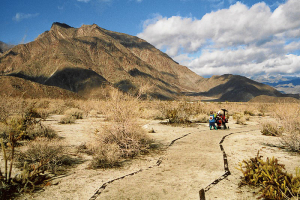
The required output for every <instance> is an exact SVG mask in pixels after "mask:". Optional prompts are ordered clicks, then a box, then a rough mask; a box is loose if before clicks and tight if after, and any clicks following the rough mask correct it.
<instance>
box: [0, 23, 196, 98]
mask: <svg viewBox="0 0 300 200" xmlns="http://www.w3.org/2000/svg"><path fill="white" fill-rule="evenodd" d="M0 72H2V74H3V75H11V76H16V77H20V78H24V79H26V80H31V81H35V82H38V83H41V84H45V85H51V86H57V87H60V88H63V89H67V90H70V91H73V92H77V93H79V94H88V93H89V91H91V89H93V90H94V89H95V88H103V86H105V85H110V86H115V87H118V88H119V89H121V90H123V91H125V92H128V91H130V92H133V93H134V92H136V90H138V89H139V88H140V87H141V86H142V85H151V86H152V87H151V90H150V92H149V95H150V96H153V97H159V98H162V99H170V98H175V97H176V96H177V95H178V94H179V92H181V91H195V88H194V86H195V82H196V81H197V80H198V79H201V77H200V76H198V75H197V74H195V73H194V72H192V71H190V70H189V69H188V68H186V67H184V66H181V65H178V64H177V63H176V62H174V61H173V60H172V59H171V58H170V57H169V56H168V55H166V54H164V53H162V52H161V51H159V50H158V49H156V48H155V47H153V46H152V45H150V44H149V43H147V42H146V41H144V40H142V39H139V38H137V37H134V36H129V35H126V34H122V33H116V32H112V31H107V30H105V29H102V28H100V27H98V26H97V25H95V24H94V25H83V26H82V27H80V28H72V27H70V26H68V25H66V24H61V23H54V24H53V25H52V27H51V29H50V31H46V32H44V33H43V34H41V35H40V36H39V37H38V38H37V39H36V40H35V41H33V42H30V43H28V44H22V45H18V46H16V47H14V48H12V49H10V50H9V51H7V52H5V53H4V54H3V56H2V57H0Z"/></svg>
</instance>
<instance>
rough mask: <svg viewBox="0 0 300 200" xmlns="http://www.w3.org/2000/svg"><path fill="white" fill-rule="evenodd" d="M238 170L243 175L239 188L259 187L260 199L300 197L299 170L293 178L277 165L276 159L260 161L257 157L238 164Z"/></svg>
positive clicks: (282, 166)
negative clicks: (244, 186) (246, 186)
mask: <svg viewBox="0 0 300 200" xmlns="http://www.w3.org/2000/svg"><path fill="white" fill-rule="evenodd" d="M239 165H240V166H239V170H240V171H241V172H242V173H243V177H242V180H241V182H240V186H242V185H251V186H255V187H260V188H261V189H260V190H259V193H260V194H261V196H260V198H264V199H287V198H292V197H298V196H299V195H300V170H299V169H298V170H296V176H295V177H293V175H292V174H289V173H287V172H286V171H285V167H284V165H283V164H279V163H278V160H277V159H276V158H274V157H273V158H271V159H269V158H267V159H266V161H263V160H262V156H260V155H259V152H258V153H257V156H256V157H254V158H250V160H244V161H243V162H242V163H240V164H239Z"/></svg>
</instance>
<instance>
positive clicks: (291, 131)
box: [274, 103, 300, 152]
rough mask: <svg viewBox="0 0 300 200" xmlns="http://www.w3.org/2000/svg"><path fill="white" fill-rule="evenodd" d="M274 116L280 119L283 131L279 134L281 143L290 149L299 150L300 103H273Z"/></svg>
mask: <svg viewBox="0 0 300 200" xmlns="http://www.w3.org/2000/svg"><path fill="white" fill-rule="evenodd" d="M274 116H275V117H276V118H277V119H279V120H280V123H281V124H282V126H283V129H284V132H283V134H282V135H281V137H280V139H281V143H282V144H283V145H284V146H285V147H286V149H288V150H290V151H295V152H299V151H300V105H299V104H292V103H290V104H286V103H281V104H275V106H274Z"/></svg>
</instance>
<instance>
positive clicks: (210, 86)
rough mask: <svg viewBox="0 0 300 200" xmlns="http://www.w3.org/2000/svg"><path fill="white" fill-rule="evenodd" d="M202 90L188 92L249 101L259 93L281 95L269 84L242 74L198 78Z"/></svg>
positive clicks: (220, 98)
mask: <svg viewBox="0 0 300 200" xmlns="http://www.w3.org/2000/svg"><path fill="white" fill-rule="evenodd" d="M197 84H200V85H202V86H203V92H199V93H194V94H189V95H191V96H208V97H214V98H216V99H218V100H217V101H237V102H238V101H244V102H246V101H249V100H251V99H252V98H254V97H256V96H259V95H268V96H276V97H277V96H282V93H280V92H278V91H277V90H276V89H274V88H273V87H271V86H268V85H265V84H262V83H258V82H256V81H253V80H251V79H248V78H246V77H244V76H239V75H231V74H225V75H222V76H212V77H211V78H208V79H202V80H199V81H198V83H197Z"/></svg>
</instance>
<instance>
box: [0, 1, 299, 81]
mask: <svg viewBox="0 0 300 200" xmlns="http://www.w3.org/2000/svg"><path fill="white" fill-rule="evenodd" d="M53 22H62V23H66V24H68V25H70V26H73V27H75V28H79V27H80V26H82V25H83V24H85V25H89V24H94V23H95V24H97V25H98V26H100V27H102V28H105V29H108V30H111V31H116V32H122V33H126V34H130V35H134V36H138V37H140V38H143V39H145V40H146V41H147V42H149V43H151V44H152V45H154V46H155V47H156V48H158V49H160V50H161V51H163V52H165V53H167V54H168V55H169V56H170V57H172V58H173V59H174V60H175V61H177V62H178V63H180V64H181V65H184V66H187V67H188V68H190V69H191V70H192V71H194V72H195V73H197V74H199V75H201V76H204V77H210V76H212V75H222V74H237V75H243V76H246V77H250V78H253V79H256V80H261V81H264V80H269V79H280V78H282V77H291V76H292V77H300V0H264V1H261V0H240V1H237V0H52V1H42V0H1V3H0V41H3V42H5V43H8V44H15V45H16V44H22V43H28V42H31V41H33V40H34V39H35V38H36V37H37V36H38V35H39V34H41V33H43V32H45V31H47V30H49V29H50V28H51V25H52V23H53Z"/></svg>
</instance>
